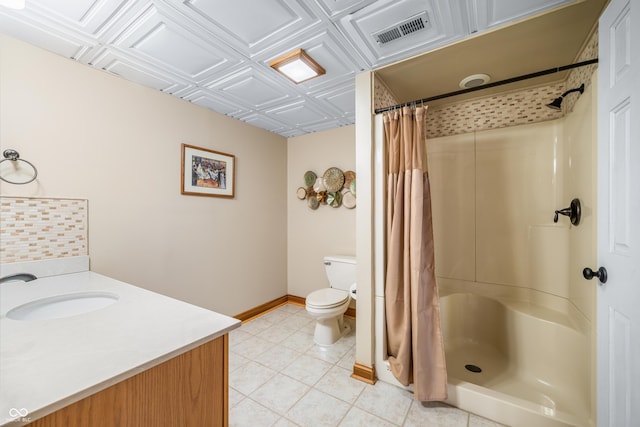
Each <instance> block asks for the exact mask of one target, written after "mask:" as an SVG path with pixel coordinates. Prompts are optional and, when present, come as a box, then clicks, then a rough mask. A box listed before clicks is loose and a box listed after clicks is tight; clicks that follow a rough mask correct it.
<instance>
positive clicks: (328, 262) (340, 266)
mask: <svg viewBox="0 0 640 427" xmlns="http://www.w3.org/2000/svg"><path fill="white" fill-rule="evenodd" d="M324 268H325V271H326V272H327V278H328V279H329V287H331V288H335V289H341V290H343V291H348V290H349V287H350V286H351V285H353V284H354V283H356V258H355V257H352V256H344V255H331V256H326V257H324Z"/></svg>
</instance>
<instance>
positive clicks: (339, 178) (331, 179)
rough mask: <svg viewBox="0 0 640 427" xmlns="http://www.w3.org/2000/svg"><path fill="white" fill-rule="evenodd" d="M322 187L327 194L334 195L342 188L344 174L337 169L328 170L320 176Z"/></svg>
mask: <svg viewBox="0 0 640 427" xmlns="http://www.w3.org/2000/svg"><path fill="white" fill-rule="evenodd" d="M322 180H323V181H324V186H325V187H327V191H328V192H329V193H335V192H336V191H338V190H340V189H341V188H342V185H343V184H344V173H342V171H341V170H340V169H338V168H329V169H327V170H326V171H325V172H324V175H323V176H322Z"/></svg>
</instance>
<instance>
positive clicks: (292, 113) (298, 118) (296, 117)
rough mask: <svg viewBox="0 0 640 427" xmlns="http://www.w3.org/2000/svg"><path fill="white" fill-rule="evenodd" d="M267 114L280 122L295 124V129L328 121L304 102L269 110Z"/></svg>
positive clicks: (323, 115) (318, 111)
mask: <svg viewBox="0 0 640 427" xmlns="http://www.w3.org/2000/svg"><path fill="white" fill-rule="evenodd" d="M265 114H267V115H269V116H270V117H273V118H274V119H276V120H278V121H280V122H284V123H291V124H294V126H295V127H305V126H309V125H311V124H314V123H318V122H321V121H324V120H326V119H327V116H326V115H325V114H323V113H322V112H320V110H318V109H317V108H315V107H313V106H311V105H309V103H308V102H305V101H304V100H302V101H297V102H295V103H292V104H289V105H285V106H282V107H278V108H274V109H272V110H267V111H266V112H265Z"/></svg>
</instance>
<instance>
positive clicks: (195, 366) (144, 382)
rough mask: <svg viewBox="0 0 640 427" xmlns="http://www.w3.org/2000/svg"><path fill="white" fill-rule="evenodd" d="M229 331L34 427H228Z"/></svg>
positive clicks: (39, 422) (94, 395) (39, 421)
mask: <svg viewBox="0 0 640 427" xmlns="http://www.w3.org/2000/svg"><path fill="white" fill-rule="evenodd" d="M228 351H229V338H228V335H227V334H225V335H223V336H221V337H218V338H216V339H215V340H213V341H210V342H208V343H205V344H203V345H201V346H199V347H196V348H194V349H192V350H189V351H187V352H186V353H183V354H181V355H178V356H176V357H174V358H173V359H170V360H168V361H166V362H164V363H161V364H160V365H157V366H155V367H153V368H150V369H148V370H146V371H144V372H141V373H139V374H137V375H135V376H133V377H131V378H128V379H126V380H124V381H122V382H120V383H117V384H114V385H113V386H110V387H108V388H106V389H104V390H102V391H99V392H97V393H95V394H93V395H91V396H89V397H86V398H84V399H82V400H80V401H78V402H76V403H73V404H71V405H69V406H66V407H64V408H62V409H60V410H58V411H56V412H53V413H51V414H49V415H46V416H45V417H43V418H40V419H37V420H35V421H33V422H32V423H30V424H29V426H32V427H54V426H55V427H88V426H91V427H146V426H150V427H151V426H153V427H164V426H167V427H175V426H197V427H205V426H212V427H218V426H222V427H226V426H228V423H229V420H228V367H229V362H228V354H229V353H228Z"/></svg>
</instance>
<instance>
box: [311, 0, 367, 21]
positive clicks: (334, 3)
mask: <svg viewBox="0 0 640 427" xmlns="http://www.w3.org/2000/svg"><path fill="white" fill-rule="evenodd" d="M375 1H376V0H316V2H317V3H318V5H319V6H320V7H321V8H322V10H323V11H324V13H326V14H327V16H330V17H332V18H335V17H338V16H342V15H347V14H349V13H353V12H356V11H358V10H359V9H362V8H363V7H366V6H368V5H370V4H372V3H375Z"/></svg>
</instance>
